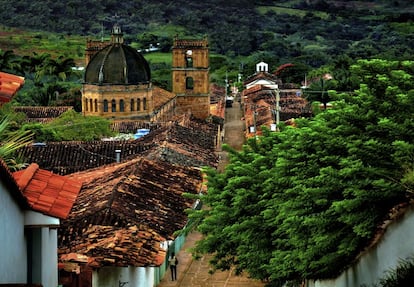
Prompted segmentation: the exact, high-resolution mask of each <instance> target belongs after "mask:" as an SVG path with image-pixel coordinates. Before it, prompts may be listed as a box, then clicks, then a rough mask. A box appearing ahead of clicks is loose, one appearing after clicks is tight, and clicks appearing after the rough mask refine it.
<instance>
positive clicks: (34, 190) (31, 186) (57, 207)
mask: <svg viewBox="0 0 414 287" xmlns="http://www.w3.org/2000/svg"><path fill="white" fill-rule="evenodd" d="M13 177H14V179H15V180H16V182H17V184H18V186H19V187H20V189H21V190H22V192H23V194H24V196H25V197H26V198H27V200H28V202H29V204H30V205H31V206H32V208H33V209H34V210H36V211H39V212H42V213H45V214H47V215H50V216H54V217H58V218H61V219H64V218H66V217H67V216H68V214H69V212H70V209H71V208H72V205H73V203H74V202H75V200H76V196H77V194H78V193H79V191H80V189H81V183H80V182H78V181H76V180H72V179H69V178H66V177H64V176H61V175H57V174H54V173H52V172H50V171H46V170H42V169H40V168H39V166H38V165H37V164H34V163H33V164H31V165H29V167H28V168H27V169H25V170H21V171H17V172H15V173H13Z"/></svg>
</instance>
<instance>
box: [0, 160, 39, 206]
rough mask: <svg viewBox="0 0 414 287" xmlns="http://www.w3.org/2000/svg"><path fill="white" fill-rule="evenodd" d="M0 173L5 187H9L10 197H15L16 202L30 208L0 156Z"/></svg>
mask: <svg viewBox="0 0 414 287" xmlns="http://www.w3.org/2000/svg"><path fill="white" fill-rule="evenodd" d="M0 174H1V175H2V176H1V179H2V181H3V180H5V184H6V187H8V188H9V189H10V190H9V192H10V193H11V195H12V197H13V198H15V200H16V201H17V202H18V204H19V205H20V206H21V207H23V208H25V209H31V206H30V204H29V202H28V201H27V199H26V197H25V196H24V194H23V192H22V191H21V190H20V188H19V185H18V184H17V182H16V180H15V179H14V177H13V174H12V173H11V172H10V170H9V168H8V167H7V165H6V164H5V162H4V161H3V159H1V158H0ZM3 175H5V176H3Z"/></svg>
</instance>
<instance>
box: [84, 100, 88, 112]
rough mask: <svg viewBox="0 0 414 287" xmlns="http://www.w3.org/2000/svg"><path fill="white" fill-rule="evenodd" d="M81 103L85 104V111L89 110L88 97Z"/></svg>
mask: <svg viewBox="0 0 414 287" xmlns="http://www.w3.org/2000/svg"><path fill="white" fill-rule="evenodd" d="M83 105H84V106H85V111H86V112H87V111H89V110H88V99H85V102H84V103H83Z"/></svg>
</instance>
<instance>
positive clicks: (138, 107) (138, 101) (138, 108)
mask: <svg viewBox="0 0 414 287" xmlns="http://www.w3.org/2000/svg"><path fill="white" fill-rule="evenodd" d="M140 110H141V99H137V111H140Z"/></svg>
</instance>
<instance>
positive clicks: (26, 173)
mask: <svg viewBox="0 0 414 287" xmlns="http://www.w3.org/2000/svg"><path fill="white" fill-rule="evenodd" d="M38 170H39V165H38V164H36V163H32V164H30V165H29V166H28V167H27V168H26V169H25V170H23V171H22V174H21V176H20V177H19V178H18V179H17V180H16V178H15V180H16V182H17V185H18V186H19V188H20V190H21V191H22V192H24V190H25V189H26V187H27V186H28V185H29V183H30V181H31V180H32V178H33V176H34V175H35V173H36V172H37V171H38Z"/></svg>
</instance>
